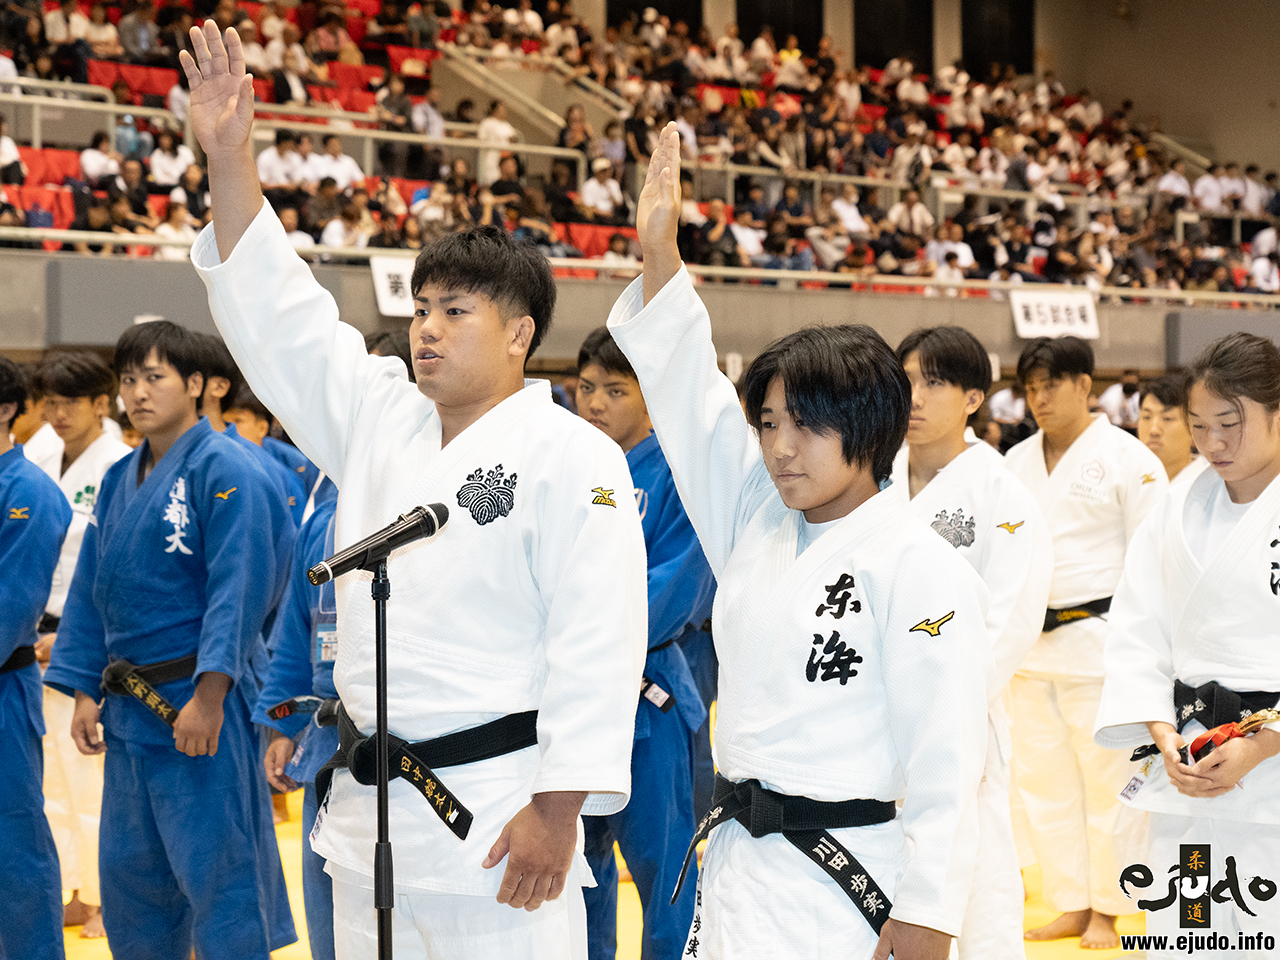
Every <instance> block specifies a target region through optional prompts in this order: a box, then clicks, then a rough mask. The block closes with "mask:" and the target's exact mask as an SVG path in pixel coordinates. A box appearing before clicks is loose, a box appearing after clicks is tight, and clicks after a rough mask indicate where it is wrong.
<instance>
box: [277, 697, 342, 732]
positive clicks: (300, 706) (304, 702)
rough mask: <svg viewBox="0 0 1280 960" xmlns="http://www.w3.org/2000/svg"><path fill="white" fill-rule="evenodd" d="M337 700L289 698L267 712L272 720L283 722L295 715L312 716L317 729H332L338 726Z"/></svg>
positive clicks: (333, 698) (331, 698)
mask: <svg viewBox="0 0 1280 960" xmlns="http://www.w3.org/2000/svg"><path fill="white" fill-rule="evenodd" d="M338 703H339V701H338V699H337V698H336V697H329V698H325V697H290V698H289V699H288V700H282V701H280V702H279V703H277V704H276V705H275V706H274V707H272V708H271V709H270V710H268V711H267V716H268V717H270V718H271V719H272V720H283V719H284V718H285V717H292V716H293V715H294V714H295V713H299V714H314V719H315V722H316V726H317V727H333V726H337V724H338Z"/></svg>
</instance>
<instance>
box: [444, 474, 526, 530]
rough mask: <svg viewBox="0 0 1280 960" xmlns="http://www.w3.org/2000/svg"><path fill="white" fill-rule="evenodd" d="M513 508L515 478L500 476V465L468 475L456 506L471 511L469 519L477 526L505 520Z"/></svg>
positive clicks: (514, 501) (512, 476)
mask: <svg viewBox="0 0 1280 960" xmlns="http://www.w3.org/2000/svg"><path fill="white" fill-rule="evenodd" d="M515 505H516V475H515V474H514V473H513V474H511V476H509V477H505V476H503V475H502V464H498V465H497V466H496V467H494V468H493V469H492V470H490V471H488V472H487V473H486V472H485V469H484V467H477V468H476V469H475V471H474V472H473V473H469V474H467V482H466V483H464V484H463V485H462V488H461V489H460V490H458V506H460V507H464V508H466V509H467V510H470V511H471V518H472V519H473V520H475V522H476V523H478V524H480V526H482V527H483V526H484V525H485V524H486V523H492V522H493V521H494V520H497V519H498V518H499V517H505V516H506V515H507V514H509V513H510V512H511V508H512V507H514V506H515Z"/></svg>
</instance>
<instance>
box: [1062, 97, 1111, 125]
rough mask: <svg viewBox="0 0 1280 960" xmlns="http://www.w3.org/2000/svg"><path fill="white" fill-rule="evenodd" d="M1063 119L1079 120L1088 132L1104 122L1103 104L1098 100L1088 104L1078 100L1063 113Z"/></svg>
mask: <svg viewBox="0 0 1280 960" xmlns="http://www.w3.org/2000/svg"><path fill="white" fill-rule="evenodd" d="M1062 119H1064V120H1078V121H1079V122H1080V125H1081V126H1083V127H1084V128H1085V129H1086V130H1092V129H1093V128H1094V127H1096V126H1097V125H1098V124H1100V123H1101V122H1102V104H1100V103H1098V101H1097V100H1091V101H1089V102H1088V103H1085V102H1084V101H1083V100H1077V101H1076V102H1075V103H1073V104H1072V105H1071V106H1069V107H1067V109H1066V110H1064V111H1063V112H1062Z"/></svg>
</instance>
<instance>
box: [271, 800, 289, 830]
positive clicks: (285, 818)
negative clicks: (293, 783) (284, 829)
mask: <svg viewBox="0 0 1280 960" xmlns="http://www.w3.org/2000/svg"><path fill="white" fill-rule="evenodd" d="M271 812H272V814H273V815H274V818H275V822H276V823H277V824H280V823H288V822H289V796H288V794H284V793H273V794H272V795H271Z"/></svg>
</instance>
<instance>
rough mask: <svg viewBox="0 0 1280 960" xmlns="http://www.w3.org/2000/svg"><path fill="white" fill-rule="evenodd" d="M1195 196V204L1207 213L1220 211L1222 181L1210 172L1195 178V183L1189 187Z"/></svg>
mask: <svg viewBox="0 0 1280 960" xmlns="http://www.w3.org/2000/svg"><path fill="white" fill-rule="evenodd" d="M1191 193H1192V195H1193V196H1194V197H1195V198H1196V206H1197V207H1198V208H1199V209H1201V210H1204V211H1206V212H1207V213H1220V212H1221V211H1222V181H1221V180H1219V179H1218V178H1217V177H1215V176H1214V175H1213V174H1211V173H1206V174H1205V175H1204V176H1203V177H1197V178H1196V185H1195V186H1194V187H1192V188H1191Z"/></svg>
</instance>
